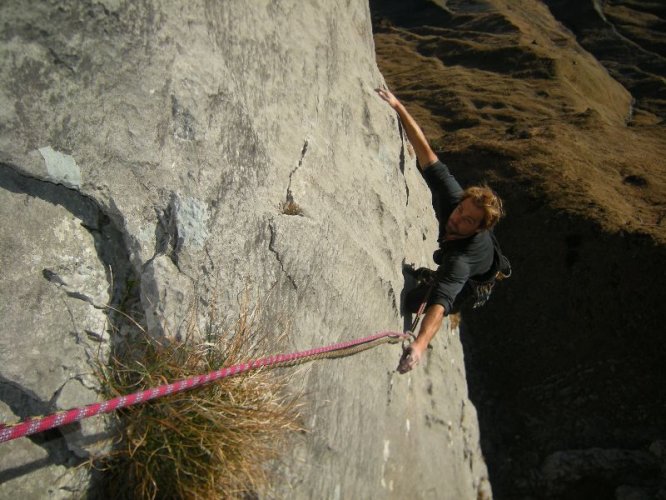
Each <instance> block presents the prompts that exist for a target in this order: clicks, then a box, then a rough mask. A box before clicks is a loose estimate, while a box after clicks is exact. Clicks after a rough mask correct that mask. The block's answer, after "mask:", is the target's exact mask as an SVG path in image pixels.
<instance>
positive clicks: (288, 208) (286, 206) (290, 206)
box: [282, 200, 303, 215]
mask: <svg viewBox="0 0 666 500" xmlns="http://www.w3.org/2000/svg"><path fill="white" fill-rule="evenodd" d="M282 213H283V214H285V215H303V209H302V208H301V206H300V205H299V204H298V203H296V202H295V201H292V200H288V201H285V202H284V203H283V204H282Z"/></svg>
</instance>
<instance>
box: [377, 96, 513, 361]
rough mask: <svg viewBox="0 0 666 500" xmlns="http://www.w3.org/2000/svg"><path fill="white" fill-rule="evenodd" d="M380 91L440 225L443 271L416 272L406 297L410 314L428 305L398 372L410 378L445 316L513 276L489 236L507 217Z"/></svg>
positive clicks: (437, 257) (491, 196)
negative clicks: (459, 177)
mask: <svg viewBox="0 0 666 500" xmlns="http://www.w3.org/2000/svg"><path fill="white" fill-rule="evenodd" d="M376 92H377V94H379V96H380V97H381V98H382V99H383V100H384V101H386V102H387V103H388V104H389V106H391V108H393V109H394V110H395V111H396V112H397V113H398V116H399V117H400V121H401V122H402V125H403V127H404V130H405V133H406V134H407V138H408V139H409V142H410V143H411V145H412V147H413V148H414V152H415V153H416V160H417V163H418V166H419V169H420V170H421V173H422V175H423V177H424V179H425V181H426V183H427V184H428V187H429V188H430V190H431V192H432V204H433V208H434V209H435V215H436V217H437V221H438V222H439V238H438V242H439V250H437V251H436V252H435V254H434V255H433V259H434V260H435V262H436V263H437V264H438V265H439V267H438V269H437V271H436V272H435V271H431V270H428V269H419V270H418V271H417V272H416V273H415V277H416V278H418V281H419V282H420V283H419V286H418V287H417V288H416V289H414V290H412V291H411V292H409V293H408V294H407V297H406V301H405V303H406V308H407V309H408V310H409V312H416V311H415V309H416V307H418V305H419V304H420V303H421V302H425V301H427V308H426V309H425V316H424V318H423V322H422V324H421V329H420V330H419V333H418V335H417V336H416V338H415V340H414V341H413V342H412V343H411V345H410V346H408V347H407V348H406V349H405V350H404V352H403V354H402V357H401V358H400V363H399V364H398V372H400V373H406V372H408V371H410V370H411V369H412V368H414V367H415V366H416V365H418V364H419V362H420V361H421V358H422V357H423V353H424V351H425V350H426V349H427V347H428V345H429V343H430V341H431V340H432V339H433V337H434V336H435V334H436V333H437V332H438V331H439V328H440V327H441V325H442V321H443V319H444V316H446V315H447V314H451V313H454V312H457V311H458V310H459V309H460V306H461V305H462V303H463V302H467V301H469V300H470V299H472V300H474V307H477V306H479V305H482V304H483V303H484V302H485V301H486V300H487V299H488V296H489V295H490V291H491V290H492V287H493V285H494V283H495V279H496V278H497V277H498V276H499V277H504V276H508V275H509V274H510V273H511V271H510V266H509V263H508V260H507V259H506V258H505V257H504V256H503V255H502V253H501V250H500V249H499V245H498V244H497V240H496V239H495V236H494V234H493V233H492V231H491V230H492V228H493V226H494V225H495V224H496V223H497V222H498V221H499V219H500V218H501V217H502V216H503V215H504V212H503V208H502V200H501V199H500V198H499V197H498V196H497V195H496V194H495V193H494V192H493V191H492V190H491V189H490V188H489V187H487V186H472V187H468V188H467V189H465V190H463V189H462V188H461V187H460V184H458V182H457V181H456V180H455V178H454V177H453V175H451V173H450V172H449V169H448V167H447V166H446V165H444V164H443V163H442V162H441V161H440V160H439V158H438V157H437V155H436V154H435V153H434V152H433V150H432V149H431V147H430V145H429V143H428V141H427V139H426V137H425V135H424V133H423V131H422V130H421V128H420V127H419V125H418V124H417V123H416V121H415V120H414V118H413V117H412V116H411V115H410V114H409V112H408V111H407V110H406V109H405V107H404V106H403V104H402V103H401V102H400V101H399V100H398V99H397V98H396V97H395V96H394V95H393V94H392V93H391V92H390V91H388V90H385V89H376Z"/></svg>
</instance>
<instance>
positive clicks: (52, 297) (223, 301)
mask: <svg viewBox="0 0 666 500" xmlns="http://www.w3.org/2000/svg"><path fill="white" fill-rule="evenodd" d="M0 19H2V21H1V22H2V25H1V26H2V27H1V28H0V30H1V31H0V36H1V37H2V42H1V44H0V52H1V57H0V68H1V69H0V113H1V119H0V187H1V188H2V189H0V198H1V202H0V213H1V220H2V223H1V224H0V231H1V234H0V238H1V239H0V241H2V245H1V249H2V251H1V253H0V255H1V259H2V264H3V273H2V278H1V280H2V286H0V290H2V294H3V296H2V300H0V304H1V305H0V308H1V309H0V310H1V313H0V314H1V317H2V318H3V321H2V325H1V326H0V377H1V378H0V399H1V401H2V406H1V407H0V409H1V410H2V417H3V419H7V420H12V419H15V418H24V417H27V416H29V415H32V414H41V413H45V412H50V411H53V410H56V409H60V408H67V407H70V406H74V405H78V404H83V403H89V402H91V401H93V400H94V399H95V397H96V396H95V387H96V386H95V381H94V378H93V377H92V376H91V373H92V370H93V367H94V363H95V360H98V359H102V360H103V359H104V357H105V356H108V354H109V349H110V347H112V345H113V344H114V343H115V342H122V341H124V339H125V338H126V337H127V336H128V335H130V333H129V329H128V326H127V324H125V323H123V321H122V318H121V317H120V315H119V314H116V313H114V312H113V311H114V310H120V311H123V312H127V313H131V314H132V315H133V316H135V317H136V318H137V319H138V320H139V321H140V322H143V323H144V324H145V326H146V328H147V329H148V330H149V331H150V332H151V334H153V335H168V336H173V337H183V336H185V335H187V333H188V331H187V322H188V319H189V318H190V312H191V311H192V310H193V308H195V306H196V308H201V309H204V308H205V307H206V305H207V304H212V303H215V304H217V305H218V306H219V309H220V311H219V312H220V314H221V315H222V317H226V318H229V319H231V318H233V317H234V316H235V315H236V314H237V313H238V309H239V300H238V297H239V295H240V294H241V293H243V292H244V291H245V290H250V291H251V293H252V294H255V295H256V296H258V297H261V298H262V300H263V301H264V302H265V305H264V310H265V314H264V316H265V318H264V320H265V321H267V322H271V321H274V320H276V319H279V318H281V319H284V318H286V319H288V320H289V321H290V322H291V324H292V325H293V334H292V336H291V341H290V344H291V345H289V346H288V347H289V348H290V349H303V348H309V347H313V346H318V345H322V344H328V343H333V342H337V341H341V340H346V339H351V338H355V337H360V336H364V335H367V334H369V333H371V332H373V331H377V330H381V329H394V330H400V329H402V328H403V326H404V324H407V323H408V318H404V317H403V316H402V315H401V312H400V308H401V296H402V293H403V290H404V287H405V278H404V277H403V273H402V262H403V261H407V262H410V263H415V264H416V265H417V266H421V265H428V264H429V263H430V255H431V252H432V250H433V249H434V248H435V246H436V241H435V240H436V234H437V231H436V227H435V223H434V217H433V214H432V211H431V208H430V206H429V203H430V197H429V194H428V192H427V188H426V186H425V183H424V181H423V180H422V178H421V177H420V175H419V174H418V173H417V171H416V169H415V166H414V163H415V162H414V159H413V158H412V157H411V156H410V154H409V152H408V150H407V148H406V147H405V142H404V140H403V139H402V138H401V134H400V129H399V125H398V121H397V118H396V116H394V114H393V113H392V112H391V111H390V109H389V108H387V106H386V105H385V104H384V103H383V102H381V101H380V100H379V98H378V97H377V96H376V95H375V93H374V92H373V89H374V88H375V87H377V86H379V85H381V84H382V83H383V78H382V76H381V75H380V73H379V71H378V69H377V67H376V63H375V59H374V44H373V39H372V31H371V26H370V15H369V9H368V5H367V4H366V3H365V2H343V1H342V0H339V1H329V0H326V1H324V0H321V1H315V0H313V1H309V2H296V1H287V2H280V3H277V2H268V1H266V2H263V1H262V2H241V1H236V0H234V1H230V2H196V1H195V2H189V3H179V4H178V5H176V4H170V3H164V4H159V3H155V2H150V1H138V2H131V3H127V4H125V3H121V2H116V1H112V0H104V1H92V2H78V1H76V2H75V1H64V2H25V1H8V2H3V3H2V5H1V6H0ZM285 202H292V207H293V206H297V207H298V209H297V210H295V211H285V210H284V209H283V207H284V203H285ZM293 204H295V205H293ZM107 305H110V306H112V308H113V309H108V308H106V306H107ZM196 319H197V320H198V321H199V322H203V321H204V319H203V318H196ZM398 357H399V349H398V348H396V347H390V348H389V347H385V348H383V349H381V350H375V351H372V352H370V353H365V354H362V355H359V356H356V357H353V358H350V359H344V360H341V361H336V362H322V363H317V364H314V365H312V366H310V367H309V368H308V369H307V370H306V371H305V372H304V376H303V377H302V381H303V387H301V388H300V389H303V390H304V391H305V394H307V397H306V399H307V401H306V415H307V420H306V424H307V427H308V428H309V430H310V432H309V433H307V435H306V436H305V437H303V438H302V440H300V441H299V442H298V443H296V444H295V446H294V448H293V449H292V450H291V451H289V452H288V453H287V454H286V456H285V457H284V465H283V466H282V467H280V471H279V472H281V473H282V476H283V479H284V482H283V483H280V484H282V486H276V489H277V490H278V495H280V496H289V497H291V498H311V497H315V496H316V497H321V496H325V497H331V498H351V497H356V498H376V497H386V498H406V497H418V498H476V497H477V496H480V497H488V496H490V485H489V483H488V481H487V473H486V468H485V464H484V462H483V458H482V456H481V452H480V448H479V435H478V425H477V419H476V412H475V410H474V407H473V406H472V405H471V403H470V402H469V400H468V399H467V387H466V382H465V372H464V365H463V360H462V348H461V345H460V341H459V338H458V336H457V330H456V329H455V328H451V326H450V325H449V324H446V325H445V328H444V329H443V331H442V332H441V333H440V335H439V338H438V339H437V340H436V342H435V347H434V349H433V351H432V352H431V353H430V354H429V356H428V360H427V362H426V363H425V365H424V366H422V367H420V369H419V370H418V371H416V372H414V373H413V374H411V375H408V376H401V377H399V376H397V375H396V374H395V372H394V368H395V366H396V364H397V360H398ZM103 432H104V425H103V422H99V421H98V422H93V423H90V424H89V423H85V424H82V425H81V426H77V427H76V428H73V429H61V430H57V431H53V432H52V433H50V434H49V435H47V436H38V437H34V438H31V439H21V440H17V441H14V442H11V443H6V444H3V445H1V447H0V478H2V480H1V481H0V496H5V495H9V494H19V495H23V496H33V497H39V496H43V497H46V496H49V497H52V498H58V497H69V496H71V495H72V491H75V492H81V491H83V490H85V489H86V488H87V485H86V477H85V473H84V472H82V470H83V469H75V468H73V467H72V465H74V464H76V463H77V462H78V461H79V460H80V459H82V458H85V457H86V456H87V455H88V454H89V453H95V452H98V451H99V450H100V449H101V448H103V442H102V443H100V440H99V439H98V438H99V434H100V433H103Z"/></svg>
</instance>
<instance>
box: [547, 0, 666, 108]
mask: <svg viewBox="0 0 666 500" xmlns="http://www.w3.org/2000/svg"><path fill="white" fill-rule="evenodd" d="M545 3H546V4H547V5H548V7H549V8H550V10H551V11H552V12H553V15H554V16H555V17H556V18H557V19H558V20H560V21H561V22H562V23H563V24H564V25H565V26H567V27H568V28H569V29H571V30H572V31H573V33H574V34H575V35H576V39H577V40H578V42H579V43H580V44H581V45H582V46H583V47H584V48H585V49H586V50H588V51H589V52H591V53H592V54H593V55H594V56H595V57H596V58H597V59H599V61H601V63H602V64H603V65H604V66H605V67H606V68H607V69H608V71H609V72H610V74H611V75H612V76H613V78H616V79H617V80H619V81H620V82H621V83H622V85H624V86H625V87H626V88H627V89H628V90H629V91H630V92H631V94H632V96H633V97H634V98H635V99H636V107H637V108H638V109H639V110H641V111H647V112H649V113H653V114H654V115H656V116H657V117H658V119H659V120H663V119H664V117H666V81H664V78H663V75H664V74H666V3H664V2H655V1H653V0H634V1H613V2H599V1H596V2H595V1H592V0H589V1H586V2H581V1H578V0H546V2H545Z"/></svg>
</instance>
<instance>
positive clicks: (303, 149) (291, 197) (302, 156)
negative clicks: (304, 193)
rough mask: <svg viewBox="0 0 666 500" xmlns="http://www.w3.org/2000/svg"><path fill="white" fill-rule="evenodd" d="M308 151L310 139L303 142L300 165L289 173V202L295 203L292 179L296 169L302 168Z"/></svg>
mask: <svg viewBox="0 0 666 500" xmlns="http://www.w3.org/2000/svg"><path fill="white" fill-rule="evenodd" d="M307 152H308V141H307V140H306V141H305V143H304V144H303V148H302V149H301V159H300V160H298V165H296V166H295V167H294V169H293V170H292V171H291V172H290V173H289V184H288V185H287V202H288V203H293V202H294V196H293V193H292V192H291V180H292V177H293V176H294V174H295V173H296V171H297V170H298V169H299V168H301V165H303V159H304V158H305V154H306V153H307Z"/></svg>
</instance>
